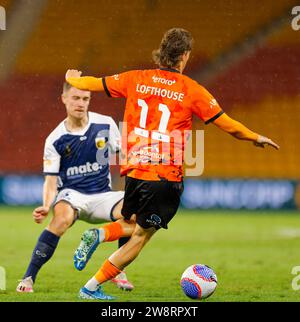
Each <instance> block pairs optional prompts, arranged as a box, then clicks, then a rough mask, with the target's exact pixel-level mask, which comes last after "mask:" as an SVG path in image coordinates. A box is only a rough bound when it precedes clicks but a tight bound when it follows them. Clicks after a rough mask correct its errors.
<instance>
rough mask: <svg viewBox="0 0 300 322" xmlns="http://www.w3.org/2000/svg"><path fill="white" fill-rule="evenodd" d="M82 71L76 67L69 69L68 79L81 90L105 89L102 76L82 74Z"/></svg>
mask: <svg viewBox="0 0 300 322" xmlns="http://www.w3.org/2000/svg"><path fill="white" fill-rule="evenodd" d="M81 74H82V72H81V71H78V70H76V69H69V70H68V71H67V72H66V81H67V82H68V83H69V84H70V85H72V86H74V87H76V88H79V89H81V90H86V91H100V92H101V91H104V86H103V81H102V78H97V77H92V76H81Z"/></svg>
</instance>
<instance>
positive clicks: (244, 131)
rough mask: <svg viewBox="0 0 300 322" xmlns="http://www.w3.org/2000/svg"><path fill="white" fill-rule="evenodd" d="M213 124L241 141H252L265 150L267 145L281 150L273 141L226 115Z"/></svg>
mask: <svg viewBox="0 0 300 322" xmlns="http://www.w3.org/2000/svg"><path fill="white" fill-rule="evenodd" d="M212 123H213V124H215V125H216V126H217V127H218V128H220V129H221V130H223V131H225V132H227V133H229V134H231V135H232V136H234V137H235V138H237V139H239V140H248V141H252V142H253V143H254V145H256V146H258V147H261V148H264V146H265V144H266V145H270V146H272V147H273V148H275V149H277V150H278V149H279V145H278V144H276V143H275V142H273V141H272V140H271V139H269V138H267V137H265V136H263V135H259V134H257V133H255V132H253V131H251V130H249V129H248V128H247V127H246V126H244V125H243V124H242V123H240V122H238V121H236V120H234V119H232V118H231V117H229V116H228V115H227V114H225V113H223V114H222V115H220V116H219V117H218V118H217V119H215V120H214V121H213V122H212Z"/></svg>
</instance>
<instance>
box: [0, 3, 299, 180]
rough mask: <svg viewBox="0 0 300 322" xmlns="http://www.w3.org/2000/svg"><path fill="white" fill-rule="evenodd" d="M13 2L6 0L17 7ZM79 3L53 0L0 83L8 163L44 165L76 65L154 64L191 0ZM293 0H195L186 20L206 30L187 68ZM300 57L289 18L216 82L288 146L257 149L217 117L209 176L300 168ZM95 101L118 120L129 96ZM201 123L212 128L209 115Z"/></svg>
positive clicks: (31, 167) (236, 108) (199, 33)
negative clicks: (68, 75) (222, 127)
mask: <svg viewBox="0 0 300 322" xmlns="http://www.w3.org/2000/svg"><path fill="white" fill-rule="evenodd" d="M11 3H12V1H8V0H7V1H5V4H6V5H7V7H10V4H11ZM70 3H71V2H68V1H58V0H53V1H49V2H48V5H47V8H46V10H45V11H44V13H43V15H42V16H41V17H40V20H39V21H38V24H37V26H36V28H35V30H34V32H33V33H32V35H31V37H30V38H29V39H28V41H27V44H26V46H25V47H24V48H23V50H22V52H21V53H20V54H19V56H18V59H17V62H16V66H15V71H14V73H13V75H12V77H11V78H10V79H9V80H8V81H7V82H5V83H2V84H0V95H1V100H2V101H3V102H5V109H3V112H2V115H1V118H0V126H1V133H2V134H3V135H1V136H0V145H1V149H2V150H1V151H2V157H1V158H0V171H1V172H13V173H15V172H18V173H20V172H22V173H39V172H40V171H41V166H42V164H41V159H42V151H43V143H44V140H45V138H46V136H47V135H48V134H49V132H50V131H51V129H53V128H54V126H56V125H57V124H58V122H59V121H60V120H62V119H63V117H64V106H63V105H62V104H61V102H60V98H59V96H60V93H61V87H62V81H63V77H64V72H65V70H66V69H67V68H69V67H75V68H81V69H82V70H84V71H85V72H86V73H93V74H99V75H102V74H112V73H115V72H117V71H120V70H128V69H130V68H140V67H141V68H144V67H147V66H153V65H152V63H151V51H152V49H154V48H156V47H157V46H158V45H159V44H158V40H159V39H160V38H161V36H162V33H163V31H164V30H166V29H168V28H170V27H172V26H174V25H175V23H176V25H177V22H178V10H179V9H180V10H182V1H181V0H180V1H179V0H174V1H172V2H171V1H162V0H152V1H151V0H148V1H140V0H132V1H131V5H130V8H129V7H128V6H127V5H126V3H125V2H122V1H118V2H116V1H105V6H104V5H103V8H102V9H103V10H99V3H102V2H101V1H89V2H88V4H87V2H86V1H83V0H78V1H76V4H74V3H75V2H72V3H73V5H72V8H71V9H72V10H70ZM103 3H104V2H103ZM292 3H294V1H271V0H266V1H264V5H263V6H262V5H261V2H259V1H250V2H247V4H245V2H238V1H228V2H225V3H224V2H223V1H216V2H215V3H214V4H213V5H212V4H211V3H210V2H207V1H186V2H185V4H184V10H182V12H181V14H182V21H183V24H182V27H184V28H186V29H189V30H190V31H191V32H192V33H193V36H194V38H195V39H196V42H195V50H194V51H193V55H192V59H191V64H190V65H189V67H188V69H187V74H189V73H190V72H191V71H192V70H195V69H198V70H199V68H201V66H202V64H205V63H206V62H207V61H210V60H211V59H213V58H214V57H216V56H217V55H219V54H220V53H222V52H223V51H224V50H227V49H228V48H230V47H232V46H233V45H234V44H235V43H236V42H239V41H241V40H243V39H246V38H247V36H248V35H249V34H252V33H254V32H255V31H257V30H258V29H259V28H261V27H262V26H263V25H265V24H266V23H268V22H269V21H271V20H272V19H274V18H275V17H277V16H280V15H281V14H282V13H283V12H284V11H285V10H286V8H287V7H289V5H291V4H292ZM166 13H168V14H167V18H166ZM135 17H138V18H139V19H135ZM141 21H142V22H143V23H142V24H141V23H138V22H141ZM297 35H298V34H297ZM299 56H300V43H299V37H296V32H295V31H293V30H292V29H291V28H290V25H287V26H286V27H283V28H282V29H281V30H278V31H277V32H276V33H275V34H274V35H273V36H271V37H270V38H269V39H268V40H267V42H266V43H264V44H263V45H262V46H260V47H259V48H257V50H256V51H254V52H253V53H251V54H249V55H248V56H247V57H245V58H244V59H242V61H240V62H238V63H237V64H235V65H234V66H233V67H232V68H230V69H229V70H227V71H226V72H224V73H222V72H220V73H219V76H218V77H217V79H215V80H214V81H213V83H211V84H209V86H208V89H209V90H210V91H211V92H212V93H213V94H214V96H215V97H216V99H217V100H218V101H219V103H220V104H221V106H222V107H223V108H224V110H225V111H226V112H227V113H228V114H229V115H231V116H232V117H234V118H235V119H237V120H240V121H241V122H242V123H244V124H245V125H247V126H248V127H249V128H251V129H253V130H254V131H257V132H259V133H261V134H264V135H266V136H269V137H271V138H272V139H274V141H276V142H277V141H278V143H279V144H280V145H281V151H280V152H277V151H273V150H271V151H269V149H267V150H260V149H255V148H254V147H252V145H251V144H246V143H244V142H239V141H234V140H233V139H232V138H231V137H230V136H228V135H224V134H223V133H221V132H220V131H219V130H218V129H216V128H215V127H214V126H211V125H209V126H208V127H205V137H206V141H205V172H204V176H205V177H240V176H242V177H261V178H262V177H266V176H268V177H272V178H275V177H277V178H279V177H284V178H299V177H300V172H299V170H298V169H297V164H299V161H300V153H297V145H296V143H297V142H298V141H299V139H300V137H299V136H300V134H299V131H298V130H297V128H296V124H297V123H298V122H299V121H300V120H299V116H298V115H299V113H297V112H295V111H296V108H297V106H299V103H300V98H299V85H298V84H299V76H298V75H299V74H300V66H299V64H298V63H297V61H298V58H299ZM204 85H205V84H204ZM91 109H92V110H94V111H98V112H100V113H101V112H102V113H104V114H107V113H108V112H107V111H109V114H110V115H112V116H113V117H114V118H115V120H116V121H117V122H118V121H119V120H121V119H122V116H123V102H122V101H120V100H110V99H108V98H106V97H105V96H104V95H98V94H94V95H93V99H92V103H91ZM195 126H196V127H200V128H202V125H201V126H200V125H199V123H196V125H195ZM283 165H284V166H283Z"/></svg>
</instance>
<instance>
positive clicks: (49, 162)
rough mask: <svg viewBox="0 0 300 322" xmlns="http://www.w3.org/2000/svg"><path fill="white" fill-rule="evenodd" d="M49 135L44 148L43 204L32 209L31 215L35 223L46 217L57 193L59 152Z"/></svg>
mask: <svg viewBox="0 0 300 322" xmlns="http://www.w3.org/2000/svg"><path fill="white" fill-rule="evenodd" d="M54 145H55V144H54V143H53V139H52V137H51V135H50V136H49V137H48V138H47V140H46V143H45V148H44V166H43V168H44V175H45V181H44V187H43V205H42V206H40V207H37V208H35V209H34V211H33V213H32V215H33V219H34V221H35V222H36V223H38V224H40V223H42V222H43V221H44V219H45V218H46V217H47V215H48V213H49V211H50V208H51V205H52V204H53V202H54V199H55V196H56V194H57V179H58V175H59V169H60V154H59V153H58V152H57V150H56V148H55V146H54Z"/></svg>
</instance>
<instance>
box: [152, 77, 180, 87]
mask: <svg viewBox="0 0 300 322" xmlns="http://www.w3.org/2000/svg"><path fill="white" fill-rule="evenodd" d="M152 80H153V82H154V83H161V84H165V85H173V84H175V83H176V80H175V79H173V80H171V79H165V78H163V77H156V76H153V77H152Z"/></svg>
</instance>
